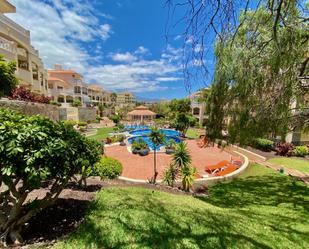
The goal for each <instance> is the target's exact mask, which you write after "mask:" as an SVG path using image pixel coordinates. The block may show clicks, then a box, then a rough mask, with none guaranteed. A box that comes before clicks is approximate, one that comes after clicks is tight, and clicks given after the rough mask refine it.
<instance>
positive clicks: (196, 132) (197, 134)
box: [186, 128, 199, 138]
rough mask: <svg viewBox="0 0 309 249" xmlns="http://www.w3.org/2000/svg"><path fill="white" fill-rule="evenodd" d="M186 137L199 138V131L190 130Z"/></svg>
mask: <svg viewBox="0 0 309 249" xmlns="http://www.w3.org/2000/svg"><path fill="white" fill-rule="evenodd" d="M186 136H187V137H189V138H198V137H199V133H198V131H197V130H195V129H192V128H189V129H188V131H187V133H186Z"/></svg>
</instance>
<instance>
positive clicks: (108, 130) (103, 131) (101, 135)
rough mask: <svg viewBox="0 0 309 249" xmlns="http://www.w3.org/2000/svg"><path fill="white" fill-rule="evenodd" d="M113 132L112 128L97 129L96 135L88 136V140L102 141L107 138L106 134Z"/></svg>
mask: <svg viewBox="0 0 309 249" xmlns="http://www.w3.org/2000/svg"><path fill="white" fill-rule="evenodd" d="M113 131H114V128H113V127H103V128H100V129H98V132H97V134H96V135H93V136H89V138H92V139H95V140H98V141H101V140H102V139H104V138H107V137H108V133H111V132H113Z"/></svg>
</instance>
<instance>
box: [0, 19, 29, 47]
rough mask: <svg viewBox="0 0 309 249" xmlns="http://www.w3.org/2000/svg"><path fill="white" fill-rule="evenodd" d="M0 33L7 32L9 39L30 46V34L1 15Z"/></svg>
mask: <svg viewBox="0 0 309 249" xmlns="http://www.w3.org/2000/svg"><path fill="white" fill-rule="evenodd" d="M0 32H1V33H4V34H8V32H9V34H10V37H12V38H14V40H16V41H18V42H20V43H22V44H23V45H25V46H28V45H30V32H29V31H28V30H26V29H24V28H23V27H21V26H20V25H18V24H17V23H15V22H14V21H12V20H11V19H9V18H7V17H6V16H5V15H3V14H0Z"/></svg>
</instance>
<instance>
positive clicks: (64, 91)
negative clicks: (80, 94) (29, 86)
mask: <svg viewBox="0 0 309 249" xmlns="http://www.w3.org/2000/svg"><path fill="white" fill-rule="evenodd" d="M48 93H49V94H50V95H52V96H58V95H63V96H67V95H70V96H74V95H75V94H74V91H73V90H70V89H48Z"/></svg>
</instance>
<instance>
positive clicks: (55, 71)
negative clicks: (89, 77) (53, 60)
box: [47, 69, 80, 75]
mask: <svg viewBox="0 0 309 249" xmlns="http://www.w3.org/2000/svg"><path fill="white" fill-rule="evenodd" d="M47 72H48V73H69V74H78V75H80V74H79V73H76V72H75V71H73V70H53V69H51V70H47Z"/></svg>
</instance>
